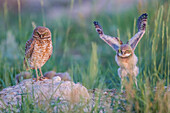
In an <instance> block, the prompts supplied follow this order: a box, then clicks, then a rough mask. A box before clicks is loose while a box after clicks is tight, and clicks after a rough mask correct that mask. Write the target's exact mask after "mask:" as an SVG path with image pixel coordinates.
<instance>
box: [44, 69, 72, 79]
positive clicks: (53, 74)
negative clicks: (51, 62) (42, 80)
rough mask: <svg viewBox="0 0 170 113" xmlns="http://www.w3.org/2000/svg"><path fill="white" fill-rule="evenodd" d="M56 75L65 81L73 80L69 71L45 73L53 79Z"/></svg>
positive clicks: (45, 75)
mask: <svg viewBox="0 0 170 113" xmlns="http://www.w3.org/2000/svg"><path fill="white" fill-rule="evenodd" d="M54 76H59V77H60V78H61V80H63V81H71V77H70V75H69V73H67V72H65V73H56V72H55V71H49V72H46V73H45V74H44V77H46V78H48V79H52V78H53V77H54Z"/></svg>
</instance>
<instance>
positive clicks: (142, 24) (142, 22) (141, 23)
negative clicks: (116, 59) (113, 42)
mask: <svg viewBox="0 0 170 113" xmlns="http://www.w3.org/2000/svg"><path fill="white" fill-rule="evenodd" d="M147 17H148V15H147V13H144V14H142V15H141V16H140V17H139V18H138V20H137V26H138V32H137V33H136V34H135V35H134V36H133V37H132V38H131V39H130V40H129V41H128V42H127V44H129V45H130V46H131V48H132V50H133V51H134V50H135V48H136V46H137V44H138V43H139V41H140V40H141V38H142V37H143V35H144V34H145V29H146V23H147Z"/></svg>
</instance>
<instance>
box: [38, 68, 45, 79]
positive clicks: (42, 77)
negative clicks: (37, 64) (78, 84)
mask: <svg viewBox="0 0 170 113" xmlns="http://www.w3.org/2000/svg"><path fill="white" fill-rule="evenodd" d="M39 70H40V74H41V77H40V80H42V79H45V78H44V76H43V73H42V71H41V68H39Z"/></svg>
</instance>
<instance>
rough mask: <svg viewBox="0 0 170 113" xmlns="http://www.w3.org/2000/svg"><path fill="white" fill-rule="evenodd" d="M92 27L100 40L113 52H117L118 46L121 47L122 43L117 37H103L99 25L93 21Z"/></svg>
mask: <svg viewBox="0 0 170 113" xmlns="http://www.w3.org/2000/svg"><path fill="white" fill-rule="evenodd" d="M93 23H94V26H95V28H96V31H97V32H98V34H99V36H100V38H101V39H102V40H103V41H105V42H106V43H107V44H108V45H109V46H111V47H112V48H113V49H114V50H115V51H118V50H119V47H120V45H122V44H123V43H122V41H121V40H120V39H119V38H117V37H111V36H108V35H105V34H104V32H103V29H102V27H101V26H100V25H99V23H98V22H96V21H94V22H93Z"/></svg>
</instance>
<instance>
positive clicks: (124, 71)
mask: <svg viewBox="0 0 170 113" xmlns="http://www.w3.org/2000/svg"><path fill="white" fill-rule="evenodd" d="M147 16H148V15H147V14H146V13H144V14H142V15H141V16H140V17H139V18H138V20H137V27H138V32H137V33H136V34H135V35H134V36H133V37H132V38H131V39H130V40H129V41H128V42H127V43H126V44H123V42H122V41H121V40H120V39H119V38H117V37H111V36H108V35H105V34H104V32H103V29H102V27H101V26H100V25H99V23H98V22H96V21H95V22H94V25H95V28H96V31H97V32H98V34H99V36H100V38H101V39H102V40H103V41H105V42H106V43H107V44H108V45H109V46H111V47H112V48H113V49H114V50H115V51H116V56H115V60H116V62H117V64H118V65H119V66H120V68H119V69H118V75H119V77H120V78H121V84H122V82H123V78H124V77H125V76H127V75H132V76H133V78H134V79H135V84H136V86H137V80H136V76H137V75H138V73H139V68H138V67H137V66H136V64H137V61H138V58H137V56H136V55H135V53H134V51H135V48H136V46H137V44H138V43H139V41H140V40H141V38H142V37H143V35H144V33H145V29H146V23H147ZM122 89H123V85H121V90H122Z"/></svg>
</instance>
